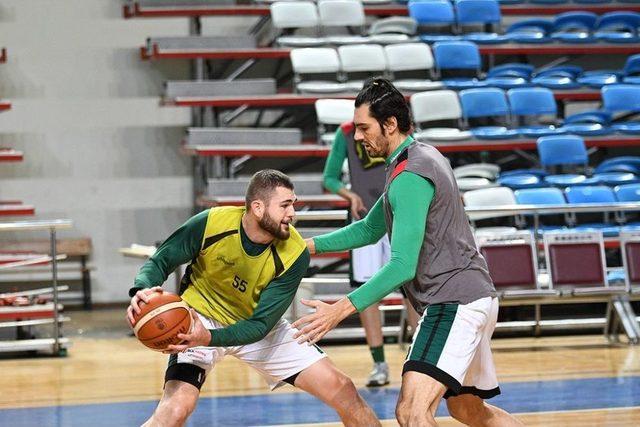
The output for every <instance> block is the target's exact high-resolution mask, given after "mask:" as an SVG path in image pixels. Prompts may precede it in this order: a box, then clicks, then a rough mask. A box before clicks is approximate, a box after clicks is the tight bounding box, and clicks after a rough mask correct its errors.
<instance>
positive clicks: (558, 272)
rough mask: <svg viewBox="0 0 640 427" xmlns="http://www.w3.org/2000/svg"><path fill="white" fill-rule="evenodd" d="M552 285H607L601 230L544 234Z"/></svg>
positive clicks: (603, 286)
mask: <svg viewBox="0 0 640 427" xmlns="http://www.w3.org/2000/svg"><path fill="white" fill-rule="evenodd" d="M543 239H544V252H545V259H546V267H547V273H548V274H549V285H550V287H552V288H569V289H571V288H580V287H583V288H584V287H588V288H607V287H608V286H609V284H608V282H607V274H606V264H605V256H604V241H603V238H602V233H601V232H600V231H593V232H592V231H589V232H555V231H553V232H547V233H545V234H544V235H543Z"/></svg>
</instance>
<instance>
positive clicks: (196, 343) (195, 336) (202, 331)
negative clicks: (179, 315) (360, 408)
mask: <svg viewBox="0 0 640 427" xmlns="http://www.w3.org/2000/svg"><path fill="white" fill-rule="evenodd" d="M189 312H190V313H191V331H189V333H188V334H178V338H179V339H181V340H182V342H181V343H180V344H174V345H170V346H168V347H167V348H166V349H165V350H164V351H163V353H165V354H175V353H180V352H182V351H185V350H186V349H188V348H191V347H207V346H208V345H209V343H210V342H211V332H209V330H208V329H207V328H205V327H204V325H203V324H202V321H200V318H199V317H198V314H197V313H196V311H195V310H194V309H193V308H190V309H189Z"/></svg>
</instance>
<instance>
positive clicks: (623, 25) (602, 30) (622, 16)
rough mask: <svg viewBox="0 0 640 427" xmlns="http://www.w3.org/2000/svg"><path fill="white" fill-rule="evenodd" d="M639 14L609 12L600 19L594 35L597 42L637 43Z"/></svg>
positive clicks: (639, 24) (639, 22)
mask: <svg viewBox="0 0 640 427" xmlns="http://www.w3.org/2000/svg"><path fill="white" fill-rule="evenodd" d="M638 27H640V13H636V12H610V13H605V14H604V15H602V16H601V17H600V20H599V21H598V23H597V25H596V31H595V33H594V35H595V37H596V38H597V39H598V40H601V41H606V42H609V43H637V42H638V40H639V38H638Z"/></svg>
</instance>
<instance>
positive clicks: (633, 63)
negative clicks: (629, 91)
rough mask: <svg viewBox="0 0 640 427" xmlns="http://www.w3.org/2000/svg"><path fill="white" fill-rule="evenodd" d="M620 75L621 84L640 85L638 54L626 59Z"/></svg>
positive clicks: (639, 55) (639, 57) (639, 56)
mask: <svg viewBox="0 0 640 427" xmlns="http://www.w3.org/2000/svg"><path fill="white" fill-rule="evenodd" d="M622 74H623V78H622V82H623V83H630V84H640V54H635V55H631V56H630V57H628V58H627V62H626V63H625V64H624V69H623V70H622Z"/></svg>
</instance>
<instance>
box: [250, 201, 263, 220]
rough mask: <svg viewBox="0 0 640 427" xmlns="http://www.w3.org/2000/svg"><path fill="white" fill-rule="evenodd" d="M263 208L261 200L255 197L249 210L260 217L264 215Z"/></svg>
mask: <svg viewBox="0 0 640 427" xmlns="http://www.w3.org/2000/svg"><path fill="white" fill-rule="evenodd" d="M264 210H265V206H264V202H263V201H262V200H260V199H256V200H254V201H252V202H251V211H252V213H253V214H254V215H255V216H257V217H258V218H262V216H263V215H264Z"/></svg>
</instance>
